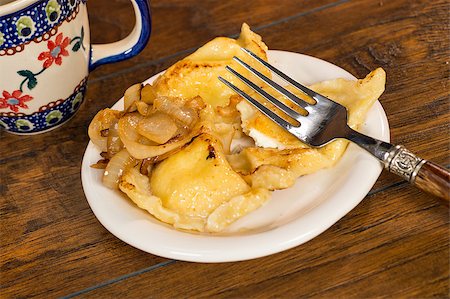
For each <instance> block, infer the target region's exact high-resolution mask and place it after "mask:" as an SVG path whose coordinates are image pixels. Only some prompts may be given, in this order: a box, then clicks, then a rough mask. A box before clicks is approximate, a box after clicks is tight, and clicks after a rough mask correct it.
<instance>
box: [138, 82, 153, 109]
mask: <svg viewBox="0 0 450 299" xmlns="http://www.w3.org/2000/svg"><path fill="white" fill-rule="evenodd" d="M155 98H156V93H155V90H154V89H153V86H151V85H150V84H146V85H145V86H144V87H142V89H141V101H143V102H144V103H146V104H150V105H151V104H153V101H154V100H155Z"/></svg>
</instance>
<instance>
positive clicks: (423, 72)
mask: <svg viewBox="0 0 450 299" xmlns="http://www.w3.org/2000/svg"><path fill="white" fill-rule="evenodd" d="M88 6H89V9H90V20H91V24H92V27H93V30H92V31H93V32H92V39H93V41H94V42H96V43H100V42H110V41H114V40H117V39H119V38H122V37H124V36H126V35H127V34H128V32H129V31H130V30H131V28H132V26H133V23H132V22H131V21H130V20H132V19H133V17H132V9H131V5H130V4H129V3H128V1H126V0H116V1H108V0H103V1H90V2H89V3H88ZM151 6H152V13H153V33H152V37H151V41H150V43H149V45H148V46H147V48H146V49H145V50H144V51H143V52H142V53H141V54H140V55H139V56H137V57H135V58H133V59H131V60H128V61H124V62H121V63H117V64H113V65H108V66H103V67H100V68H98V69H97V70H95V71H94V72H92V73H91V75H90V78H89V83H88V91H87V100H86V102H85V103H84V104H83V106H82V107H81V109H80V111H79V112H78V114H77V115H76V117H75V118H73V119H72V120H71V121H70V122H68V123H67V124H65V125H64V126H63V127H61V128H59V129H58V130H55V131H52V132H50V133H46V134H42V135H37V136H28V137H23V136H21V137H19V136H14V135H10V134H7V133H5V132H3V131H2V133H1V146H0V165H1V188H0V192H1V209H0V213H1V229H0V233H1V236H0V240H1V251H0V256H1V276H0V281H1V283H0V284H1V287H2V290H1V294H2V295H1V297H2V298H9V297H11V298H13V297H18V298H23V297H41V298H53V297H61V296H67V297H78V296H79V297H105V298H112V297H130V298H143V297H154V298H171V297H175V298H179V297H182V298H189V297H220V298H222V297H235V298H245V297H282V298H294V297H319V298H336V297H343V298H371V297H410V298H426V297H448V296H449V226H448V224H449V212H448V208H447V207H446V206H445V205H443V204H441V203H439V202H438V201H437V200H436V198H433V197H431V196H429V195H427V194H424V193H422V192H420V191H418V190H417V189H415V188H413V187H411V186H409V185H408V184H407V183H405V182H402V181H401V180H400V179H398V178H397V177H395V176H394V175H391V174H389V173H386V172H383V173H382V175H381V177H380V178H379V180H378V182H377V183H376V184H375V186H374V187H373V189H372V190H371V191H370V193H369V194H368V195H367V196H366V198H365V199H364V200H363V201H362V202H361V204H359V205H358V206H357V207H356V208H355V209H354V210H353V211H351V212H350V213H349V214H348V215H346V216H345V217H344V218H342V219H341V220H340V221H339V222H337V223H336V224H335V225H333V226H332V227H331V228H330V229H328V230H327V231H326V232H324V233H323V234H321V235H319V236H318V237H317V238H315V239H313V240H312V241H310V242H308V243H306V244H304V245H301V246H298V247H296V248H293V249H290V250H287V251H285V252H282V253H278V254H274V255H272V256H268V257H264V258H259V259H256V260H250V261H244V262H235V263H224V264H199V263H188V262H181V261H176V260H170V259H166V258H162V257H158V256H154V255H151V254H148V253H145V252H142V251H140V250H137V249H135V248H133V247H131V246H129V245H127V244H126V243H124V242H122V241H120V240H119V239H117V238H116V237H114V236H113V235H112V234H111V233H109V232H108V231H107V230H106V229H105V228H103V226H102V225H101V224H100V223H99V222H98V221H97V219H96V218H95V216H94V215H93V213H92V211H91V209H90V208H89V205H88V203H87V201H86V199H85V196H84V193H83V190H82V187H81V180H80V165H81V159H82V156H83V153H84V150H85V148H86V145H87V143H88V137H87V126H88V125H89V122H90V120H91V119H92V117H93V116H94V115H95V113H96V112H97V111H98V110H100V109H102V108H105V107H109V106H111V105H112V104H113V103H114V102H116V100H117V99H118V98H120V97H121V96H122V94H123V92H124V90H125V88H126V87H128V86H129V85H131V84H133V83H136V82H141V81H143V80H145V79H146V78H148V77H150V76H152V75H154V74H156V73H157V72H160V71H161V70H164V69H165V68H167V67H168V66H170V65H171V64H173V63H174V62H176V61H177V60H179V59H181V58H183V57H184V56H186V55H187V54H189V53H191V52H193V51H194V50H195V49H196V48H197V47H199V46H201V45H202V44H204V43H205V42H207V41H208V40H210V39H212V38H214V37H216V36H236V35H237V34H238V33H239V29H240V26H241V23H242V22H247V23H249V24H250V25H251V26H252V28H253V29H254V30H255V31H256V32H258V33H259V34H261V35H262V36H263V38H264V41H265V42H266V44H267V45H268V46H269V48H271V49H282V50H287V51H294V52H299V53H305V54H308V55H312V56H316V57H319V58H321V59H325V60H328V61H330V62H332V63H334V64H336V65H339V66H341V67H342V68H344V69H347V70H348V71H350V72H351V73H352V74H354V75H355V76H357V77H363V76H365V75H366V74H367V73H368V72H369V71H370V70H373V69H375V68H376V67H378V66H381V67H383V68H384V69H385V70H386V72H387V76H388V77H387V86H386V91H385V93H384V94H383V95H382V97H381V98H380V102H381V103H382V105H383V107H384V109H385V111H386V113H387V116H388V119H389V123H390V126H391V137H392V141H393V142H395V143H397V144H403V145H405V146H406V147H407V148H409V149H410V150H412V151H413V152H415V153H417V154H418V155H420V156H421V157H423V158H425V159H429V160H432V161H435V162H437V163H440V164H442V165H445V166H447V167H448V165H449V164H450V163H449V162H450V161H449V138H448V137H449V130H448V123H449V111H450V109H449V85H448V84H449V74H450V72H449V71H450V68H449V59H450V51H449V46H450V42H449V22H448V16H449V14H448V11H449V8H450V3H449V1H446V0H436V1H428V0H421V1H419V0H416V1H409V0H389V1H388V0H384V1H383V0H361V1H348V0H339V1H336V0H318V1H306V0H279V1H271V0H250V1H238V0H227V1H223V0H211V1H193V0H190V1H186V0H154V1H152V3H151Z"/></svg>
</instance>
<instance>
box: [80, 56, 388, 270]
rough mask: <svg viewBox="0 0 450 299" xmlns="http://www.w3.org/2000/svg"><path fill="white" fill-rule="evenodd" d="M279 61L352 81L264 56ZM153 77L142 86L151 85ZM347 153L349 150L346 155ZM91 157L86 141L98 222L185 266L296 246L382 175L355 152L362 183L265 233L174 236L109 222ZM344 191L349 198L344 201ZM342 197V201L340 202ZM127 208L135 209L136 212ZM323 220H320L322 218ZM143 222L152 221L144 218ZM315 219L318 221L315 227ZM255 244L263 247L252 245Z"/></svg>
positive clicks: (86, 178)
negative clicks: (91, 165)
mask: <svg viewBox="0 0 450 299" xmlns="http://www.w3.org/2000/svg"><path fill="white" fill-rule="evenodd" d="M285 58H286V59H294V61H296V59H297V60H298V61H300V60H305V61H309V62H310V63H312V64H313V65H314V64H317V65H321V66H322V67H325V68H329V69H330V70H331V69H333V70H334V71H338V72H339V73H341V75H342V76H344V77H347V78H354V77H353V76H352V75H351V74H350V73H348V72H347V71H345V70H343V69H342V68H339V67H337V66H335V65H334V64H331V63H329V62H326V61H324V60H321V59H318V58H315V57H312V56H308V55H304V54H299V53H294V52H287V51H278V50H270V51H269V60H271V61H272V59H274V60H277V59H285ZM160 74H161V73H160ZM158 75H159V74H157V75H155V76H153V77H151V78H149V79H148V80H146V81H145V82H148V81H152V80H154V79H155V78H156V77H157V76H158ZM122 100H123V99H120V100H119V101H118V102H117V103H116V104H115V105H114V106H113V107H115V108H117V105H120V104H121V101H122ZM371 110H373V111H372V112H374V114H373V115H375V117H376V118H377V119H376V121H377V122H378V125H379V126H380V127H379V128H377V130H378V129H379V133H380V134H381V136H380V138H381V139H383V140H384V141H389V140H390V136H389V124H388V122H387V117H386V114H385V112H384V110H383V108H382V106H381V104H380V103H379V102H378V101H377V102H376V103H375V105H374V106H373V107H372V109H371ZM350 146H354V145H350ZM355 147H356V146H355ZM348 151H349V149H347V151H346V153H347V152H348ZM94 154H97V155H98V150H97V149H96V148H95V146H94V145H93V144H92V142H89V144H88V146H87V148H86V151H85V153H84V157H83V161H82V167H81V179H82V186H83V190H84V193H85V195H86V199H87V201H88V203H89V205H90V207H91V209H92V211H93V213H94V215H95V216H96V217H97V219H98V220H99V221H100V223H101V224H102V225H103V226H104V227H105V228H106V229H107V230H108V231H110V232H111V233H112V234H113V235H115V236H116V237H117V238H119V239H121V240H122V241H124V242H125V243H128V244H129V245H131V246H133V247H136V248H138V249H140V250H143V251H145V252H148V253H151V254H155V255H158V256H161V257H165V258H171V259H177V260H184V261H191V262H232V261H242V260H248V259H254V258H258V257H262V256H267V255H270V254H274V253H277V252H281V251H284V250H287V249H290V248H293V247H295V246H298V245H301V244H303V243H305V242H307V241H309V240H311V239H312V238H314V237H316V236H317V235H319V234H320V233H322V232H324V231H325V230H327V229H328V228H329V227H331V226H332V225H333V224H334V223H336V222H337V221H338V220H339V219H341V218H342V217H343V216H345V215H346V214H347V213H348V212H349V211H350V210H352V209H353V208H354V207H356V206H357V205H358V204H359V203H360V202H361V201H362V200H363V199H364V197H365V196H366V195H367V193H368V192H369V191H370V189H371V188H372V186H373V185H374V183H375V182H376V180H377V179H378V177H379V175H380V173H381V171H382V166H381V164H380V163H379V162H378V161H377V160H376V159H375V158H373V157H371V156H370V155H369V154H368V153H365V152H363V151H361V156H364V160H365V161H364V163H365V164H363V165H359V164H357V165H354V166H352V168H351V169H350V170H351V171H350V173H351V174H353V175H360V174H363V175H364V180H363V182H362V183H360V184H358V186H356V187H355V186H354V184H353V185H352V182H351V181H349V180H345V181H344V182H343V185H342V186H341V187H340V188H339V189H338V190H336V193H333V194H332V195H331V196H330V197H329V198H327V200H325V201H323V202H321V203H320V204H319V205H317V206H316V207H314V208H312V209H311V210H310V211H308V212H307V213H306V214H305V215H304V216H302V217H300V218H299V219H295V220H293V221H291V222H289V223H286V224H284V225H282V226H279V227H276V228H273V229H271V230H268V231H264V232H255V233H252V234H236V235H231V236H230V235H227V236H220V235H202V234H190V233H187V232H180V231H176V230H174V229H172V228H169V227H168V226H166V225H164V224H162V223H158V222H152V221H150V219H148V221H145V222H143V221H141V220H140V221H138V220H136V221H128V222H125V224H126V225H125V226H126V227H125V228H123V227H121V226H120V225H121V224H120V223H118V222H117V219H112V217H111V215H109V213H108V208H105V207H106V206H105V204H104V203H102V202H101V200H100V199H99V198H98V195H99V189H101V188H102V187H103V186H99V184H98V183H99V182H96V181H95V180H93V179H92V178H93V177H94V176H95V174H94V171H98V170H95V169H92V168H91V167H90V163H91V161H92V155H94ZM344 155H345V154H344ZM362 167H363V168H364V169H362ZM367 167H368V168H367ZM362 170H363V172H362V173H361V171H362ZM103 188H104V187H103ZM350 191H351V192H350ZM349 192H350V194H351V195H352V196H350V197H351V198H350V199H349ZM342 198H344V199H345V198H346V199H347V200H343V201H342ZM336 203H339V205H338V206H336ZM114 204H116V203H114ZM120 204H123V203H120ZM132 208H133V209H138V210H139V208H137V207H132ZM127 213H128V212H127ZM124 215H126V214H124ZM324 215H325V216H326V217H323V216H324ZM319 216H320V217H319ZM148 217H152V216H150V215H148ZM318 218H319V219H321V220H320V221H319V222H317V219H318ZM313 220H314V221H313ZM312 222H314V225H312ZM122 225H123V224H122ZM143 228H146V229H150V231H145V233H142V232H141V229H143ZM150 235H151V236H150ZM149 237H151V238H153V239H154V240H157V241H158V242H154V240H151V242H149V240H148V239H147V238H149ZM236 244H239V246H236ZM255 244H265V245H264V246H261V245H256V246H255Z"/></svg>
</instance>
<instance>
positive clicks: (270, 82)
mask: <svg viewBox="0 0 450 299" xmlns="http://www.w3.org/2000/svg"><path fill="white" fill-rule="evenodd" d="M233 60H235V61H237V62H238V63H239V64H240V65H242V66H243V67H244V68H246V69H247V70H248V71H250V72H251V73H252V74H253V75H255V76H256V77H258V78H260V79H261V80H263V81H264V82H266V83H267V85H269V86H270V87H272V88H273V89H275V90H276V91H278V92H279V93H280V94H281V95H284V96H285V97H287V98H288V99H289V100H291V101H292V102H294V103H296V104H297V105H299V106H300V107H302V108H303V109H305V108H306V106H309V105H310V104H309V103H307V102H305V101H304V100H302V99H300V98H299V97H297V96H296V95H295V94H293V93H292V92H290V91H289V90H287V89H286V88H284V87H282V86H281V85H279V84H278V83H276V82H274V81H273V80H271V79H269V78H268V77H267V76H265V75H264V74H262V73H260V72H259V71H257V70H255V69H254V68H253V67H251V66H250V65H248V64H247V63H245V62H244V61H242V60H241V59H240V58H239V57H236V56H234V57H233Z"/></svg>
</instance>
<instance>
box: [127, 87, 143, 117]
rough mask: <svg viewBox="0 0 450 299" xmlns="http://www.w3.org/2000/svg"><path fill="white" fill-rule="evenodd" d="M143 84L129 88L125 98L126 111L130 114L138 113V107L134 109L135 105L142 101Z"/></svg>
mask: <svg viewBox="0 0 450 299" xmlns="http://www.w3.org/2000/svg"><path fill="white" fill-rule="evenodd" d="M141 89H142V84H141V83H138V84H134V85H131V86H130V87H128V89H127V90H126V91H125V94H124V96H123V99H124V101H123V105H124V110H125V111H128V112H133V111H136V106H134V107H132V105H133V103H134V102H136V101H139V100H140V99H141Z"/></svg>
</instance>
